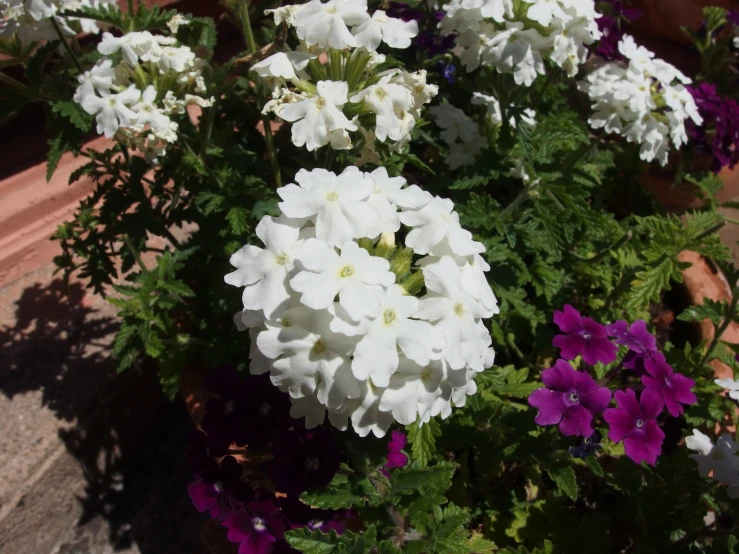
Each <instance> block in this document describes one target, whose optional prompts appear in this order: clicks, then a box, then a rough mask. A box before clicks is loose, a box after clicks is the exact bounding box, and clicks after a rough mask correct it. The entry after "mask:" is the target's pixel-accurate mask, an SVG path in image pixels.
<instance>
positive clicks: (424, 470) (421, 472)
mask: <svg viewBox="0 0 739 554" xmlns="http://www.w3.org/2000/svg"><path fill="white" fill-rule="evenodd" d="M455 470H456V467H455V465H454V464H452V463H449V462H441V463H439V464H437V465H435V466H431V467H411V468H404V469H396V470H395V471H393V473H392V474H391V475H390V492H389V495H390V496H394V497H398V496H402V495H405V494H412V493H416V492H418V493H421V494H428V493H443V492H444V491H445V490H447V489H448V488H449V486H450V485H451V481H452V475H454V471H455Z"/></svg>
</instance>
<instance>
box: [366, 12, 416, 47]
mask: <svg viewBox="0 0 739 554" xmlns="http://www.w3.org/2000/svg"><path fill="white" fill-rule="evenodd" d="M352 32H353V33H354V38H355V39H356V45H357V46H361V47H363V48H366V49H367V50H377V47H378V46H380V42H384V43H385V44H387V45H388V46H390V47H391V48H408V47H409V46H410V45H411V39H412V38H413V37H415V36H416V35H417V34H418V23H416V22H415V21H414V20H411V21H403V20H402V19H395V18H394V17H388V16H387V14H386V13H385V12H384V11H383V10H377V11H376V12H375V13H373V14H372V18H371V19H368V20H367V21H365V22H364V23H362V24H361V25H359V26H358V27H355V28H354V30H353V31H352Z"/></svg>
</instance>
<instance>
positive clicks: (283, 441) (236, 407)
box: [188, 366, 348, 554]
mask: <svg viewBox="0 0 739 554" xmlns="http://www.w3.org/2000/svg"><path fill="white" fill-rule="evenodd" d="M206 382H207V385H208V388H209V389H210V390H211V391H212V392H215V393H216V394H218V398H214V399H211V400H209V401H208V403H207V404H206V415H205V417H204V418H203V421H202V423H201V427H202V429H203V431H205V432H202V431H198V432H196V433H194V435H193V437H192V440H191V446H190V450H189V452H188V459H189V461H190V464H191V467H192V470H193V474H194V477H195V480H194V481H193V482H192V483H191V484H190V485H189V487H188V492H189V494H190V498H191V499H192V502H193V504H194V505H195V508H196V509H197V510H198V511H200V512H208V513H209V515H210V517H211V518H213V519H215V520H218V521H220V522H221V524H222V525H223V526H224V527H226V529H227V530H228V540H229V541H231V542H232V543H235V544H238V545H239V549H238V552H239V554H271V553H277V552H295V551H294V550H292V549H291V548H290V547H289V546H288V545H287V543H286V542H285V541H284V533H285V531H286V530H288V529H294V528H296V527H306V526H307V527H309V528H311V529H318V530H322V531H324V532H327V531H328V530H331V529H333V530H335V531H336V532H337V533H342V532H343V531H344V525H343V523H341V521H342V520H343V519H345V518H346V517H348V514H341V513H338V512H328V511H321V510H314V509H312V508H310V507H308V506H305V505H304V504H302V502H300V500H299V496H300V493H301V492H303V491H304V490H306V489H308V488H310V487H314V486H324V485H327V484H328V483H329V482H331V480H332V479H333V477H334V475H335V474H336V471H337V470H338V469H339V452H338V449H337V447H336V444H335V443H334V439H333V434H332V432H331V430H330V429H329V428H326V427H318V428H316V429H311V430H306V429H305V428H304V427H303V426H302V422H301V421H299V420H294V419H292V418H290V416H289V410H290V402H289V400H288V399H287V397H286V396H285V395H284V394H283V393H280V392H279V391H278V389H277V388H276V387H274V386H272V385H271V384H270V383H269V382H267V381H265V378H264V377H262V376H258V377H255V376H249V377H246V378H243V377H241V376H239V375H238V374H237V373H236V371H235V370H234V369H233V368H230V367H228V366H224V367H222V368H221V370H220V371H219V372H218V373H216V374H214V375H212V376H209V378H208V379H207V381H206ZM270 444H271V452H272V455H271V457H270V456H264V458H266V459H267V460H268V461H267V462H266V464H267V467H266V468H265V470H264V471H260V473H266V474H267V475H269V476H270V478H271V479H272V482H273V484H274V487H275V489H276V490H277V491H280V492H281V493H283V495H282V498H278V497H277V496H276V495H275V494H274V493H272V492H269V491H267V490H261V489H260V490H254V489H252V488H251V487H250V486H248V485H247V484H246V482H245V481H244V466H243V465H242V463H241V462H239V461H238V460H237V459H236V458H235V457H234V456H232V455H226V454H227V453H229V449H230V448H233V447H234V445H237V446H243V445H249V449H250V453H251V452H252V451H253V450H252V449H260V448H266V447H268V446H269V445H270ZM219 458H220V461H218V459H219ZM246 463H247V464H248V465H253V464H254V463H255V462H253V461H247V462H246Z"/></svg>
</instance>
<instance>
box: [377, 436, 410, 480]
mask: <svg viewBox="0 0 739 554" xmlns="http://www.w3.org/2000/svg"><path fill="white" fill-rule="evenodd" d="M390 437H391V438H390V442H389V443H388V445H387V462H385V465H384V466H383V468H382V470H381V471H382V473H383V474H385V476H386V477H388V476H389V475H390V470H391V469H400V468H402V467H405V466H406V464H407V463H408V456H406V455H405V454H404V453H403V449H404V448H405V445H406V444H408V437H406V436H405V434H404V433H401V432H400V431H393V432H392V433H391V434H390Z"/></svg>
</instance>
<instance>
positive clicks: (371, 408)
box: [329, 381, 395, 439]
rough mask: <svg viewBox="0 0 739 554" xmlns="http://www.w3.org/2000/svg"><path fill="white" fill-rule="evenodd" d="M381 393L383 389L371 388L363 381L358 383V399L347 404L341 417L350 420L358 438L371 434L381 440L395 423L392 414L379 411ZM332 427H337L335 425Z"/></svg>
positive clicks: (367, 382) (370, 385)
mask: <svg viewBox="0 0 739 554" xmlns="http://www.w3.org/2000/svg"><path fill="white" fill-rule="evenodd" d="M383 392H384V391H383V389H380V388H377V387H375V386H373V385H372V383H370V382H369V381H363V382H361V383H360V395H359V398H358V399H356V400H350V401H349V402H347V405H346V408H345V410H344V412H343V415H344V416H348V417H349V418H351V422H352V427H354V431H355V432H356V433H357V435H359V436H360V437H366V436H367V435H369V434H370V432H371V433H372V434H373V435H374V436H376V437H377V438H378V439H379V438H382V437H384V436H385V433H387V431H388V429H390V426H391V425H392V424H393V421H395V420H394V419H393V415H392V414H390V413H387V412H383V411H380V401H381V399H382V393H383ZM329 417H330V413H329ZM332 423H333V422H332ZM334 426H335V427H337V425H336V424H334Z"/></svg>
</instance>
